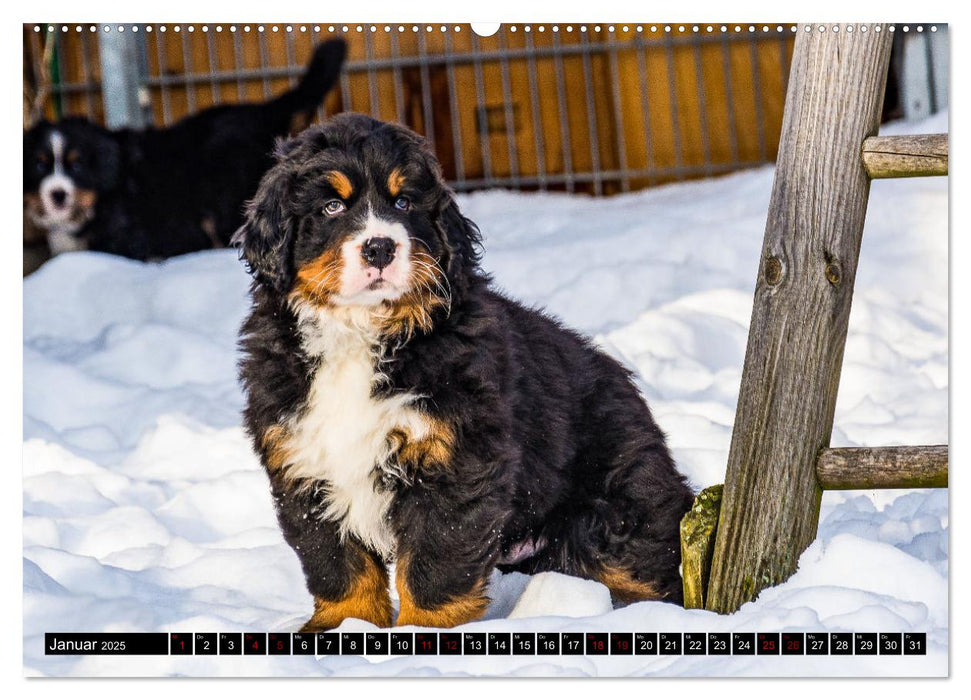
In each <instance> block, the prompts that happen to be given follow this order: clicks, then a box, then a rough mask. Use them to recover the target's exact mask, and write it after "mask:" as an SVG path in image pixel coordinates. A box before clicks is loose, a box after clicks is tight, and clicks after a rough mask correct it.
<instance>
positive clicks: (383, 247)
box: [361, 237, 397, 270]
mask: <svg viewBox="0 0 971 700" xmlns="http://www.w3.org/2000/svg"><path fill="white" fill-rule="evenodd" d="M396 247H397V244H396V243H395V242H394V241H393V240H391V239H390V238H386V237H381V238H369V239H367V240H366V241H364V245H363V246H361V257H362V258H364V262H366V263H367V264H368V265H371V266H372V267H376V268H378V270H383V269H384V268H386V267H387V266H388V265H390V264H391V261H392V260H394V250H395V248H396Z"/></svg>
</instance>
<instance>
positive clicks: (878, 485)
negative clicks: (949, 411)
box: [816, 445, 948, 491]
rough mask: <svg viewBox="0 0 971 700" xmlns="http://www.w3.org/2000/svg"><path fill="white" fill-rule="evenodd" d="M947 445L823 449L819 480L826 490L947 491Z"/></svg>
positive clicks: (817, 461) (818, 469)
mask: <svg viewBox="0 0 971 700" xmlns="http://www.w3.org/2000/svg"><path fill="white" fill-rule="evenodd" d="M947 453H948V449H947V445H930V446H921V447H839V448H830V449H826V450H823V451H822V452H821V453H820V455H819V458H818V459H817V460H816V479H817V480H818V481H819V487H820V488H821V489H823V490H824V491H829V490H845V489H867V490H870V489H927V488H947V461H948V459H947Z"/></svg>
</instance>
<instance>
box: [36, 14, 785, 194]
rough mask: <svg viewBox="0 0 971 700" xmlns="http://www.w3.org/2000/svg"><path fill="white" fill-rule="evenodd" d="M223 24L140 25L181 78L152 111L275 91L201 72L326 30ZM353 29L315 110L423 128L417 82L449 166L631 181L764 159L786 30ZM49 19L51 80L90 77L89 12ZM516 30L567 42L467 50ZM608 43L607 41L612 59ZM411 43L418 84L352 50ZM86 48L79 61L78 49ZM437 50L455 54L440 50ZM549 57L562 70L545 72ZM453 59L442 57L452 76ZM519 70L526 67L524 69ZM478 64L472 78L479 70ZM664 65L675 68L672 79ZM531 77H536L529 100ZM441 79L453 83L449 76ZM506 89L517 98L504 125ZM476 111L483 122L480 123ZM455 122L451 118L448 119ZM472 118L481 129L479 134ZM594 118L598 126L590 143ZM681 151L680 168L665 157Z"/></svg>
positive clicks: (151, 70)
mask: <svg viewBox="0 0 971 700" xmlns="http://www.w3.org/2000/svg"><path fill="white" fill-rule="evenodd" d="M221 26H222V28H223V29H222V31H221V32H216V31H215V30H214V26H211V27H209V32H207V33H203V32H202V31H201V25H195V27H194V31H193V32H191V33H190V32H189V31H187V27H186V26H185V25H183V26H182V27H181V31H179V32H176V31H175V25H166V31H165V32H164V33H163V32H161V31H159V25H154V26H153V31H152V32H150V33H145V34H144V36H145V38H146V55H147V70H148V75H149V77H150V80H151V79H152V78H157V77H158V76H169V77H172V78H176V79H179V80H180V82H179V83H178V84H174V85H170V86H159V85H151V86H150V87H149V88H148V99H149V102H150V105H151V113H152V116H153V118H154V123H155V124H157V125H161V124H165V123H171V122H172V121H174V120H176V119H178V118H181V117H183V116H185V115H186V114H189V113H190V112H194V111H198V110H200V109H203V108H205V107H208V106H210V105H213V104H225V103H235V102H238V101H241V100H247V101H253V100H262V99H264V96H265V95H276V94H278V93H280V92H282V91H284V90H286V89H287V88H288V87H289V85H290V84H291V83H292V82H293V81H295V80H296V77H292V78H288V77H274V78H266V79H264V78H260V77H239V78H238V79H237V78H236V77H233V76H230V79H229V80H226V81H213V80H211V79H209V78H208V77H206V76H205V75H204V74H205V73H209V72H227V73H230V74H231V73H232V72H233V71H235V70H237V69H243V70H252V71H257V70H259V69H261V68H265V67H268V68H271V69H272V68H277V69H285V68H286V67H287V64H288V59H289V60H290V61H291V62H292V65H293V66H295V67H297V68H299V67H302V66H303V65H304V64H305V63H306V61H307V60H308V59H309V56H310V53H311V51H312V49H313V46H314V45H315V43H316V42H317V41H318V40H322V39H325V38H327V37H329V36H331V34H330V33H329V32H328V28H327V27H326V26H324V27H321V32H320V33H319V34H318V33H315V32H314V31H313V26H312V25H309V26H308V28H307V31H306V32H300V31H298V30H297V28H296V27H295V29H294V31H293V33H292V34H290V35H289V36H288V35H287V33H286V32H285V31H283V27H280V30H279V31H277V32H272V31H270V27H269V26H267V29H266V31H264V32H262V33H259V32H257V31H256V26H255V25H253V26H252V27H251V31H250V32H248V33H244V32H242V31H239V28H237V32H236V33H235V34H234V33H232V32H230V31H229V26H230V25H228V24H225V25H221ZM32 27H33V25H25V26H24V43H25V52H24V55H25V79H27V80H29V79H30V76H31V75H33V74H34V73H36V71H35V70H28V68H33V67H35V66H36V65H37V57H38V55H39V52H40V50H41V47H42V41H43V39H44V37H45V33H43V32H42V33H40V34H39V35H38V34H37V33H35V32H33V31H32ZM337 29H338V31H339V29H340V28H337ZM350 29H351V31H349V32H347V33H346V34H344V36H345V39H346V40H347V41H348V48H349V51H348V60H349V62H350V63H351V64H352V70H350V71H348V72H347V73H346V75H345V77H344V79H343V80H344V84H343V85H342V86H341V87H340V88H338V89H335V90H334V91H332V92H331V93H330V95H329V96H328V98H327V100H326V105H325V110H324V112H322V114H323V113H327V114H333V113H335V112H338V111H341V110H354V111H359V112H368V113H371V114H373V115H374V116H376V117H379V118H381V119H388V120H400V121H403V122H404V123H406V124H407V125H408V126H411V127H412V128H414V129H416V130H417V131H419V132H422V133H426V134H427V132H428V124H426V123H425V121H426V119H425V116H424V113H423V100H424V99H425V94H424V93H425V90H426V87H425V86H427V89H428V91H429V92H430V95H429V99H430V102H431V105H432V114H433V116H432V120H433V123H432V125H431V126H432V127H433V129H434V144H433V145H434V147H435V150H436V152H437V154H438V156H439V158H440V159H441V161H442V163H443V165H444V167H445V170H446V174H447V176H448V177H449V178H451V179H452V180H453V181H454V180H456V179H458V180H461V179H463V178H464V179H465V180H478V179H480V178H485V177H487V176H489V177H491V178H493V179H494V178H505V177H509V176H516V175H518V176H520V177H526V178H529V177H535V176H537V175H540V174H546V175H557V174H563V173H565V172H566V171H567V170H570V171H572V172H573V173H590V172H592V171H594V170H599V171H610V170H615V169H618V168H620V167H621V166H623V165H626V168H627V169H629V170H643V169H650V170H652V171H654V172H655V175H652V176H637V177H632V178H630V181H629V186H630V188H631V189H638V188H641V187H644V186H647V185H650V184H656V183H660V182H665V181H670V180H672V179H679V178H680V177H693V176H703V175H705V174H712V173H715V172H724V171H725V170H727V169H731V168H732V167H734V166H735V165H738V164H750V163H759V162H766V161H771V160H774V158H775V155H776V151H777V149H778V139H779V132H780V130H781V124H782V108H783V104H784V98H785V74H786V72H787V69H788V61H789V58H790V55H791V50H792V40H791V38H786V39H781V38H779V37H777V36H775V35H772V36H768V37H764V36H760V35H758V34H757V33H756V34H755V35H753V36H752V37H751V38H749V37H748V36H746V38H745V39H742V40H739V39H737V38H734V37H732V38H729V39H727V40H725V41H721V40H718V41H707V42H702V43H696V44H685V43H677V44H675V43H673V42H671V43H669V42H668V39H667V38H666V37H665V35H664V34H662V33H658V34H654V35H652V34H649V33H648V32H647V31H646V29H645V32H644V33H643V34H642V35H641V36H642V43H641V46H642V47H643V48H637V45H635V44H634V42H632V41H631V40H630V39H629V38H628V37H632V36H633V32H632V33H631V34H620V33H619V32H618V33H617V34H608V33H607V32H606V31H603V32H601V33H588V34H586V35H581V33H580V32H579V31H573V32H569V33H568V32H565V31H560V32H558V33H557V34H555V35H554V33H553V32H552V31H549V30H547V31H545V32H543V33H540V32H538V31H536V27H533V31H532V32H531V33H529V34H527V33H526V32H524V31H523V28H522V26H519V27H517V30H518V31H510V28H509V27H508V26H504V27H503V29H502V30H500V32H499V33H497V34H496V35H493V36H492V37H487V38H480V37H473V33H472V32H471V30H470V29H469V27H468V25H461V26H460V31H459V32H457V33H456V32H454V31H449V32H448V34H447V36H446V34H444V33H442V32H441V31H439V28H438V26H437V25H436V26H435V27H434V31H432V32H418V33H415V32H412V31H410V29H411V27H410V26H408V27H406V31H404V32H402V33H398V32H397V31H396V27H393V28H392V31H391V32H387V33H386V32H384V31H383V26H381V27H378V31H377V32H375V33H373V34H371V35H370V37H369V38H367V37H366V36H365V34H366V32H362V33H358V32H356V31H354V27H353V26H352V27H351V28H350ZM365 29H367V27H366V28H365ZM143 31H144V30H143ZM55 33H57V34H58V41H59V46H58V54H59V57H60V59H61V60H60V61H59V62H58V63H59V77H60V79H61V81H62V82H65V83H69V84H71V83H85V82H90V83H94V84H99V81H100V65H99V60H98V46H97V35H96V34H92V33H89V32H88V31H87V27H85V28H84V30H83V31H82V32H76V31H75V30H74V26H73V25H69V31H68V32H65V33H59V32H55ZM527 42H529V43H530V44H531V45H532V46H533V47H535V48H536V49H538V50H548V49H552V48H553V46H554V43H558V44H559V45H560V46H561V47H563V48H564V49H565V50H566V51H565V52H564V53H563V54H561V57H560V58H559V59H555V58H553V57H552V56H548V55H545V56H538V57H536V58H535V61H534V63H533V65H532V66H531V65H530V62H529V61H527V60H526V59H525V58H521V57H520V58H511V59H510V60H509V62H508V64H507V66H508V68H507V82H506V84H505V86H504V84H503V73H502V68H501V65H500V62H499V61H496V60H482V61H480V62H479V63H478V65H476V63H474V62H472V61H470V60H469V56H470V55H472V54H474V53H475V52H478V53H479V54H480V55H482V54H488V53H489V52H494V51H500V50H510V51H516V50H524V49H526V48H527ZM581 42H588V43H589V44H590V45H591V53H590V54H589V63H588V71H589V72H588V75H589V76H590V81H589V86H590V92H591V94H592V96H593V100H592V103H593V104H592V106H591V105H589V104H588V99H587V84H586V83H585V81H584V60H583V58H582V56H581V55H579V54H576V53H573V54H570V53H568V51H569V50H570V48H571V47H574V48H575V47H576V45H578V44H580V43H581ZM368 44H370V46H368ZM608 47H614V48H615V49H616V50H615V52H614V53H613V56H614V60H615V63H614V64H613V66H612V64H611V51H610V50H608ZM422 53H424V54H427V55H428V56H431V57H434V58H437V59H438V60H437V62H433V63H432V64H430V65H428V67H427V70H426V71H425V85H423V80H422V73H423V71H422V70H421V69H420V68H419V67H418V66H416V65H404V63H399V65H398V66H397V68H394V67H391V66H387V67H381V68H376V69H368V68H367V67H366V64H365V63H364V61H366V60H367V59H372V60H376V61H381V60H382V59H392V58H395V57H396V56H397V57H400V58H401V59H403V60H404V62H405V63H406V62H407V59H408V58H410V57H415V56H418V55H420V54H422ZM85 56H86V57H87V61H84V60H83V58H84V57H85ZM449 57H451V58H454V59H456V60H455V62H449V61H447V60H446V59H447V58H449ZM483 58H485V57H483ZM557 62H559V69H560V72H559V74H560V75H562V80H561V81H558V80H557V75H558V66H557ZM86 64H87V66H88V68H86V67H85V66H86ZM612 68H613V69H612ZM450 69H451V70H453V71H454V72H453V73H452V75H451V77H450V76H449V70H450ZM531 70H534V71H535V73H534V76H535V78H534V79H533V80H531ZM477 73H478V75H479V76H480V81H481V82H480V83H479V84H478V85H477V82H476V75H477ZM193 74H194V75H196V78H195V79H194V80H193V81H192V84H191V85H187V84H186V83H185V81H184V80H183V78H185V77H187V76H189V79H190V80H191V75H193ZM180 76H181V77H180ZM614 76H616V85H615V83H614V80H613V78H614ZM669 76H673V81H672V80H671V79H669ZM369 80H370V81H372V82H370V83H369ZM699 83H700V84H699ZM531 84H535V86H536V93H537V97H538V101H537V102H535V103H534V101H533V99H532V97H531V91H530V87H531ZM452 85H454V90H455V94H454V95H452V94H451V92H450V86H452ZM163 93H164V94H163ZM480 93H481V96H482V99H481V100H480V97H479V95H480ZM507 93H508V94H509V95H510V97H511V103H512V104H511V105H510V111H511V113H512V114H513V120H512V122H513V124H512V125H511V128H510V129H508V130H507V124H506V119H505V115H506V114H507V110H506V102H507V101H506V99H505V95H506V94H507ZM163 97H164V98H165V99H163ZM56 100H59V101H60V104H59V109H56V108H55V101H56ZM561 102H562V103H563V104H565V106H566V117H565V121H566V125H567V129H565V130H564V129H562V128H561V117H560V113H559V105H560V104H561ZM166 103H167V107H166ZM483 108H485V114H483ZM453 109H454V110H455V111H456V114H454V115H453V114H452V111H453ZM645 109H646V113H647V119H645ZM534 110H535V112H534ZM591 112H592V119H591ZM58 113H59V114H63V115H68V114H82V115H88V114H90V116H91V117H92V118H93V119H94V120H95V121H101V120H102V119H103V108H102V104H101V95H100V91H99V88H97V87H96V88H95V91H94V92H69V93H66V94H63V95H60V96H56V95H55V96H53V98H51V99H48V100H47V102H46V114H47V116H48V117H49V118H53V117H54V116H55V115H56V114H58ZM483 119H485V122H486V123H487V124H488V127H487V128H486V129H484V130H481V131H480V129H481V127H482V123H483ZM453 123H454V124H457V125H458V132H459V133H458V134H456V133H455V130H454V129H453ZM760 123H761V134H762V136H761V137H760V135H759V134H760V129H759V124H760ZM534 125H538V126H539V131H540V132H541V133H539V134H537V133H536V131H537V130H536V128H535V126H534ZM507 131H508V132H509V133H507ZM482 133H484V134H485V135H484V136H482V137H480V136H481V134H482ZM510 134H511V139H512V143H511V144H510ZM591 134H595V135H596V149H594V148H593V143H594V139H592V138H591ZM648 137H649V138H648ZM540 150H542V157H540ZM621 151H622V152H621ZM706 156H707V167H706ZM487 163H488V168H487V167H486V166H487ZM459 166H461V172H460V168H459ZM679 166H680V167H681V168H682V172H681V173H671V172H665V171H669V170H670V169H672V168H677V167H679ZM487 170H488V172H487ZM553 189H558V188H557V187H553ZM576 189H578V190H582V191H591V187H590V186H589V185H585V186H583V185H578V186H577V188H576ZM619 189H620V183H619V181H618V180H613V181H610V182H606V183H605V184H604V188H603V191H604V193H608V194H609V193H612V192H616V191H619Z"/></svg>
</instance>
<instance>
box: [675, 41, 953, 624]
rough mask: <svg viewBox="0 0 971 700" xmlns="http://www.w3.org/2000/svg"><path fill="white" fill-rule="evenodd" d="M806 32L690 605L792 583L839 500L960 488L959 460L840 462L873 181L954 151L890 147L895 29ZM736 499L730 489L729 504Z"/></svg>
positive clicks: (925, 169)
mask: <svg viewBox="0 0 971 700" xmlns="http://www.w3.org/2000/svg"><path fill="white" fill-rule="evenodd" d="M805 29H806V28H805V27H800V30H799V32H798V35H797V37H796V40H795V46H794V49H793V57H792V69H791V74H790V79H789V87H788V91H787V94H786V105H785V115H784V118H783V124H782V136H781V141H780V145H779V155H778V159H777V162H776V171H775V180H774V183H773V187H772V198H771V202H770V204H769V214H768V220H767V222H766V227H765V239H764V242H763V244H762V259H761V264H760V266H759V275H758V279H757V282H756V289H755V301H754V306H753V310H752V322H751V325H750V327H749V336H748V348H747V350H746V355H745V365H744V369H743V373H742V383H741V388H740V391H739V398H738V406H737V409H736V413H735V425H734V429H733V432H732V442H731V447H730V450H729V457H728V468H727V471H726V476H725V485H724V488H723V487H721V486H717V487H712V488H711V489H706V490H705V491H703V492H702V493H701V494H700V495H699V497H698V499H697V500H696V503H695V507H694V508H693V509H692V511H691V512H689V513H688V515H686V516H685V519H684V521H683V522H682V532H681V534H682V564H683V573H684V583H685V586H684V588H685V606H686V607H695V608H702V607H704V608H707V609H708V610H713V611H717V612H721V613H729V612H734V611H735V610H737V609H738V608H739V607H740V606H741V605H742V604H743V603H746V602H748V601H750V600H754V599H755V597H756V596H757V595H758V594H759V592H760V591H761V590H763V589H764V588H766V587H768V586H772V585H775V584H777V583H780V582H782V581H785V580H786V579H787V578H789V576H791V575H792V574H793V573H794V572H795V570H796V566H797V563H798V561H799V556H800V555H801V554H802V552H803V551H804V550H805V549H806V547H808V546H809V545H810V543H811V542H812V541H813V540H814V539H815V537H816V530H817V526H818V523H819V505H820V499H821V496H822V491H823V490H826V489H875V488H881V489H882V488H916V487H946V486H947V457H948V449H947V446H946V445H944V446H930V447H878V448H835V449H834V448H830V447H829V442H830V435H831V432H832V428H833V414H834V411H835V407H836V393H837V389H838V387H839V378H840V369H841V367H842V363H843V350H844V347H845V344H846V333H847V325H848V321H849V316H850V304H851V301H852V298H853V284H854V280H855V277H856V268H857V260H858V256H859V251H860V242H861V239H862V235H863V222H864V218H865V216H866V208H867V199H868V197H869V191H870V181H871V179H873V178H881V177H911V176H922V175H946V174H947V136H946V135H934V136H888V137H880V136H875V135H874V134H876V133H877V129H878V127H879V124H880V115H881V108H882V105H883V91H884V86H885V84H886V78H887V69H888V66H889V61H890V45H891V40H892V38H893V35H892V33H891V32H890V31H889V25H869V26H867V27H866V30H864V29H863V28H862V27H859V26H857V27H854V29H855V31H851V32H850V31H845V29H844V30H843V31H839V32H835V31H833V30H832V29H831V27H825V28H824V29H825V31H820V30H819V28H818V27H816V26H812V27H811V30H810V31H805ZM722 488H723V490H722Z"/></svg>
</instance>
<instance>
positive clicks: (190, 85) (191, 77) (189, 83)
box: [176, 24, 196, 114]
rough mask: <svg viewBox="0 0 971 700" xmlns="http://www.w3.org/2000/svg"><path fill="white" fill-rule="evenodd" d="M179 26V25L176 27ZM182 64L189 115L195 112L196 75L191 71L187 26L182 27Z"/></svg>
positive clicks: (190, 50) (190, 52)
mask: <svg viewBox="0 0 971 700" xmlns="http://www.w3.org/2000/svg"><path fill="white" fill-rule="evenodd" d="M176 26H180V25H176ZM180 34H181V36H182V62H183V64H184V65H185V100H186V108H187V109H188V111H189V114H192V113H193V112H195V111H196V74H195V71H194V70H193V62H192V46H191V45H190V44H189V25H188V24H186V25H184V26H182V30H181V31H180Z"/></svg>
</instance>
